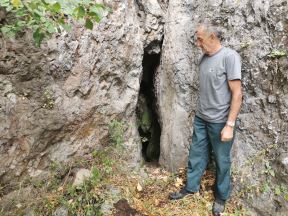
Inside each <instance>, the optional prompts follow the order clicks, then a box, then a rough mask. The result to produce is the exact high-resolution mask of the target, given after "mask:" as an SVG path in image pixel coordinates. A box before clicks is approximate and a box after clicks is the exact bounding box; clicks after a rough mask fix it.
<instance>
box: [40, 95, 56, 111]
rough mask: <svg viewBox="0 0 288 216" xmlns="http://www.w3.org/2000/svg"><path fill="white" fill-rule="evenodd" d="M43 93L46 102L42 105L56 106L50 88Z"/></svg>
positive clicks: (44, 106)
mask: <svg viewBox="0 0 288 216" xmlns="http://www.w3.org/2000/svg"><path fill="white" fill-rule="evenodd" d="M43 95H44V104H43V106H42V107H43V108H47V109H53V108H54V98H53V93H52V92H51V91H49V90H45V91H44V94H43Z"/></svg>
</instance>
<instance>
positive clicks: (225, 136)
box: [221, 125, 233, 142]
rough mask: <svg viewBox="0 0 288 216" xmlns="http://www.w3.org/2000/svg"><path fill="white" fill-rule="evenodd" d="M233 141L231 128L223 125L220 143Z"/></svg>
mask: <svg viewBox="0 0 288 216" xmlns="http://www.w3.org/2000/svg"><path fill="white" fill-rule="evenodd" d="M232 139H233V127H230V126H228V125H225V127H224V128H223V129H222V131H221V141H222V142H227V141H231V140H232Z"/></svg>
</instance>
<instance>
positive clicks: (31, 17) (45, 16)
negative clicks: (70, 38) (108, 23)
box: [0, 0, 111, 47]
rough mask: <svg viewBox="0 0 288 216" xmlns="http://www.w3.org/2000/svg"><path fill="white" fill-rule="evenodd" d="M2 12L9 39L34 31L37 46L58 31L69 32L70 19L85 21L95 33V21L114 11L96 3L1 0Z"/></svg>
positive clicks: (2, 24)
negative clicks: (28, 30)
mask: <svg viewBox="0 0 288 216" xmlns="http://www.w3.org/2000/svg"><path fill="white" fill-rule="evenodd" d="M0 10H1V11H2V12H3V11H4V13H5V19H4V20H3V19H2V20H1V17H0V29H1V32H2V33H3V34H4V35H5V36H7V37H16V36H17V34H18V33H20V32H23V31H24V30H27V29H30V30H32V31H33V38H34V41H35V44H36V46H38V47H39V46H40V44H41V42H42V41H43V39H44V38H48V37H50V36H51V35H52V34H53V33H55V32H61V31H62V30H66V31H69V30H70V29H71V25H70V24H69V20H71V19H72V20H77V21H82V22H83V21H84V22H85V24H84V25H85V27H86V28H87V29H90V30H92V29H93V26H94V22H100V20H101V18H102V17H103V15H104V13H105V12H111V10H110V9H109V8H108V7H106V6H104V5H103V4H97V3H94V1H93V0H1V1H0Z"/></svg>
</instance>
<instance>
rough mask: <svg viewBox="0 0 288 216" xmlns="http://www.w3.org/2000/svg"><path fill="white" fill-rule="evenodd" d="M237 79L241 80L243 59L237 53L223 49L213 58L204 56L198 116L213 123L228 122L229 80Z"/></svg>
mask: <svg viewBox="0 0 288 216" xmlns="http://www.w3.org/2000/svg"><path fill="white" fill-rule="evenodd" d="M235 79H240V80H241V58H240V56H239V54H238V53H237V52H236V51H234V50H232V49H230V48H226V47H222V48H221V49H220V50H219V51H218V52H216V53H215V54H213V55H212V56H208V55H204V56H203V57H202V59H201V61H200V72H199V83H200V91H199V102H198V108H197V111H196V115H197V116H198V117H200V118H202V119H204V120H205V121H207V122H211V123H223V122H226V121H227V118H228V114H229V110H230V103H231V91H230V88H229V86H228V80H235Z"/></svg>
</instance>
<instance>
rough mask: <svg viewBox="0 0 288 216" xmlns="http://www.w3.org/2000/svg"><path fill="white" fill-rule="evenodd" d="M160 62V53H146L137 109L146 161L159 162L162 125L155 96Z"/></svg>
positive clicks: (143, 154) (143, 153)
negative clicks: (156, 76) (156, 77)
mask: <svg viewBox="0 0 288 216" xmlns="http://www.w3.org/2000/svg"><path fill="white" fill-rule="evenodd" d="M159 64H160V54H149V53H148V52H145V53H144V58H143V62H142V66H143V75H142V80H141V84H140V92H139V98H138V104H137V109H136V114H137V121H138V131H139V134H140V137H141V142H142V156H143V158H144V160H145V161H146V162H158V160H159V155H160V136H161V127H160V124H159V121H158V114H157V106H156V97H155V88H154V83H155V78H154V77H155V72H156V70H157V67H158V66H159Z"/></svg>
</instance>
